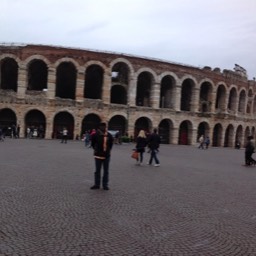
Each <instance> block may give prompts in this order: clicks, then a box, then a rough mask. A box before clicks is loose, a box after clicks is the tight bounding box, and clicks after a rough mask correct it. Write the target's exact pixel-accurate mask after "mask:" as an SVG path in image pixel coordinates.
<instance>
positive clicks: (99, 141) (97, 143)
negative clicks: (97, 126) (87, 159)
mask: <svg viewBox="0 0 256 256" xmlns="http://www.w3.org/2000/svg"><path fill="white" fill-rule="evenodd" d="M104 136H106V137H107V143H106V150H105V151H104V148H103V143H104ZM91 146H92V148H93V149H94V156H95V158H97V157H98V158H102V159H104V158H107V157H109V156H110V151H111V149H112V146H113V137H112V135H111V134H110V133H109V132H107V133H103V132H102V131H100V130H98V131H97V132H96V133H95V134H94V135H93V136H92V142H91Z"/></svg>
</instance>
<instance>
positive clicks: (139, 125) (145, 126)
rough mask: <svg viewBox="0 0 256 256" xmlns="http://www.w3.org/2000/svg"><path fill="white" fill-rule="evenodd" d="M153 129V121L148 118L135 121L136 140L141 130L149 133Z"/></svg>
mask: <svg viewBox="0 0 256 256" xmlns="http://www.w3.org/2000/svg"><path fill="white" fill-rule="evenodd" d="M151 129H152V121H151V120H150V119H149V118H148V117H145V116H143V117H140V118H138V119H137V120H136V121H135V124H134V138H137V136H138V133H139V131H140V130H144V131H145V132H146V133H149V132H150V131H151Z"/></svg>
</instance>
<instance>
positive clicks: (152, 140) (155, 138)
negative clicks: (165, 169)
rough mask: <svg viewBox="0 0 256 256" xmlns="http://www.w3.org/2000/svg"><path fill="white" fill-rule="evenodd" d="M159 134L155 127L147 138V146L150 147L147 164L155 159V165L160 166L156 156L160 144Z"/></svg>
mask: <svg viewBox="0 0 256 256" xmlns="http://www.w3.org/2000/svg"><path fill="white" fill-rule="evenodd" d="M160 142H161V140H160V136H159V135H158V134H157V129H154V131H153V133H152V134H151V135H150V136H149V138H148V147H149V148H150V152H151V154H150V159H149V162H148V164H149V165H151V164H152V161H153V160H154V161H155V166H156V167H158V166H160V162H159V159H158V157H157V152H158V148H159V146H160Z"/></svg>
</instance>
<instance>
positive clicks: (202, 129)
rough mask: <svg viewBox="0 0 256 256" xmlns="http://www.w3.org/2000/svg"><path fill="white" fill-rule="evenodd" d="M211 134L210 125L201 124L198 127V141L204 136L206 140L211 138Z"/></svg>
mask: <svg viewBox="0 0 256 256" xmlns="http://www.w3.org/2000/svg"><path fill="white" fill-rule="evenodd" d="M209 133H210V127H209V124H208V123H206V122H201V123H200V124H199V125H198V128H197V141H198V139H199V137H200V136H201V135H203V136H204V138H206V136H209Z"/></svg>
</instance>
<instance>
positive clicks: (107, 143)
mask: <svg viewBox="0 0 256 256" xmlns="http://www.w3.org/2000/svg"><path fill="white" fill-rule="evenodd" d="M113 144H114V138H113V136H112V135H111V134H110V133H109V132H108V130H107V124H106V123H100V124H99V127H98V129H97V130H96V131H95V133H94V134H93V135H92V136H91V147H92V148H93V150H94V159H95V172H94V185H93V186H92V187H91V189H93V190H95V189H100V187H101V185H102V187H103V189H104V190H109V186H108V183H109V163H110V155H111V150H112V147H113ZM159 145H160V136H159V135H158V134H157V129H154V131H153V133H152V134H150V135H149V136H148V137H147V136H146V134H145V131H144V130H141V131H140V132H139V135H138V137H137V141H136V150H137V151H138V152H139V154H140V157H139V159H138V162H139V163H140V164H141V163H142V162H143V154H144V152H145V148H146V147H147V146H148V147H149V149H150V152H151V155H150V159H149V162H148V164H152V163H153V161H155V166H160V162H159V159H158V157H157V152H158V148H159ZM101 169H103V177H102V184H101Z"/></svg>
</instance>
